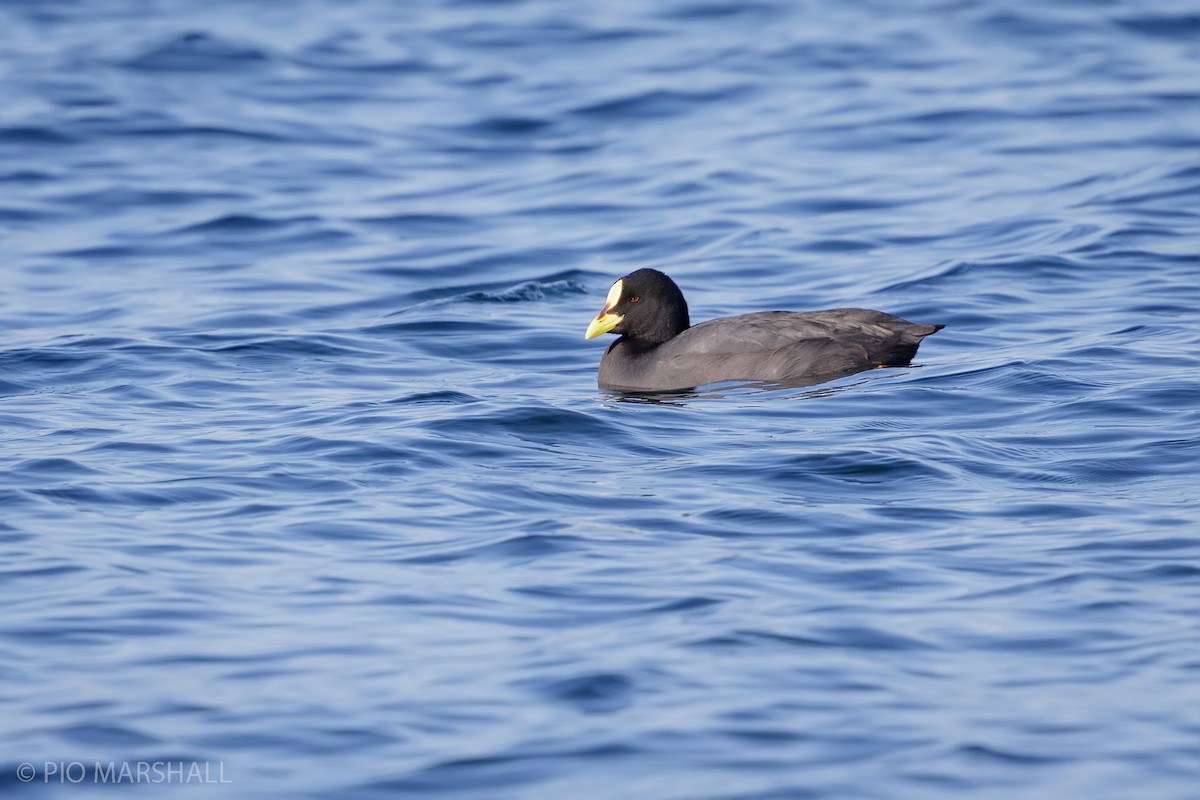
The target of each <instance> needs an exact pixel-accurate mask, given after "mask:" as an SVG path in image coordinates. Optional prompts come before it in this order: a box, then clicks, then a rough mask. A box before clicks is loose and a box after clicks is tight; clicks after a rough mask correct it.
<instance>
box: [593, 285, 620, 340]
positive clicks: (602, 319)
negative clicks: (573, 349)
mask: <svg viewBox="0 0 1200 800" xmlns="http://www.w3.org/2000/svg"><path fill="white" fill-rule="evenodd" d="M623 290H624V283H623V281H617V282H616V283H614V284H613V285H612V288H611V289H609V290H608V297H606V298H605V300H604V308H603V309H601V310H600V313H599V314H597V315H596V318H595V319H594V320H592V322H591V324H590V325H588V326H587V330H586V331H585V332H584V334H583V338H585V339H595V338H596V337H597V336H599V335H600V334H602V333H608V332H609V331H611V330H612V329H613V328H615V327H617V326H618V325H620V324H621V320H623V319H625V315H624V314H614V313H612V310H611V309H612V307H613V306H615V305H616V304H617V303H619V302H621V292H622V291H623Z"/></svg>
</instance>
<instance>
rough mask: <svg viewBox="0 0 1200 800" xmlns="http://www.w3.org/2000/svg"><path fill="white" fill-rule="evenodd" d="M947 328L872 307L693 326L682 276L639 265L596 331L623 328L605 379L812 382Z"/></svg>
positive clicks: (634, 385) (894, 363)
mask: <svg viewBox="0 0 1200 800" xmlns="http://www.w3.org/2000/svg"><path fill="white" fill-rule="evenodd" d="M942 327H943V326H942V325H928V324H920V323H914V322H908V321H907V320H903V319H901V318H900V317H897V316H893V315H891V314H885V313H883V312H882V311H872V310H870V309H865V308H835V309H831V310H829V311H808V312H797V311H760V312H758V313H754V314H742V315H740V316H736V317H722V318H720V319H714V320H710V321H708V322H702V323H700V324H699V325H696V326H695V327H691V326H690V324H689V318H688V311H687V302H686V301H685V300H684V299H683V293H682V292H681V291H680V290H679V287H678V286H676V285H675V282H674V281H672V280H671V279H670V278H669V277H667V276H666V275H664V274H663V273H661V272H659V271H657V270H653V269H640V270H638V271H637V272H633V273H630V274H629V275H626V276H625V277H624V278H621V280H619V281H617V283H615V284H613V289H612V291H610V292H609V298H608V302H607V303H606V304H605V306H604V310H603V311H601V312H600V314H599V316H597V317H596V319H595V320H594V321H593V322H592V324H591V325H590V326H589V327H588V332H587V336H588V338H592V337H593V336H597V335H599V334H600V333H605V332H612V333H617V334H620V335H621V338H619V339H617V341H615V342H614V343H613V344H612V345H611V346H610V347H609V348H608V350H607V351H606V352H605V353H604V357H603V358H602V359H601V361H600V371H599V375H598V381H597V382H598V383H599V385H600V387H601V388H603V389H616V390H623V391H669V390H674V389H688V388H692V387H695V386H702V385H704V384H708V383H719V382H721V381H733V380H744V381H764V382H770V383H780V384H788V385H807V384H813V383H819V382H821V381H826V380H831V379H833V378H837V377H841V376H844V375H851V374H853V373H855V372H861V371H863V370H867V369H874V368H876V367H899V366H904V365H906V364H908V363H909V362H910V361H911V360H912V358H913V356H914V355H915V354H916V352H917V347H918V346H919V345H920V344H921V340H922V339H923V338H925V337H926V336H928V335H929V334H931V333H934V332H936V331H938V330H941V329H942Z"/></svg>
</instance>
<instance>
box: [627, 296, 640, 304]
mask: <svg viewBox="0 0 1200 800" xmlns="http://www.w3.org/2000/svg"><path fill="white" fill-rule="evenodd" d="M641 299H642V298H640V297H638V296H637V295H636V294H635V295H634V296H633V297H631V298H629V302H631V303H636V302H637V301H638V300H641Z"/></svg>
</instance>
